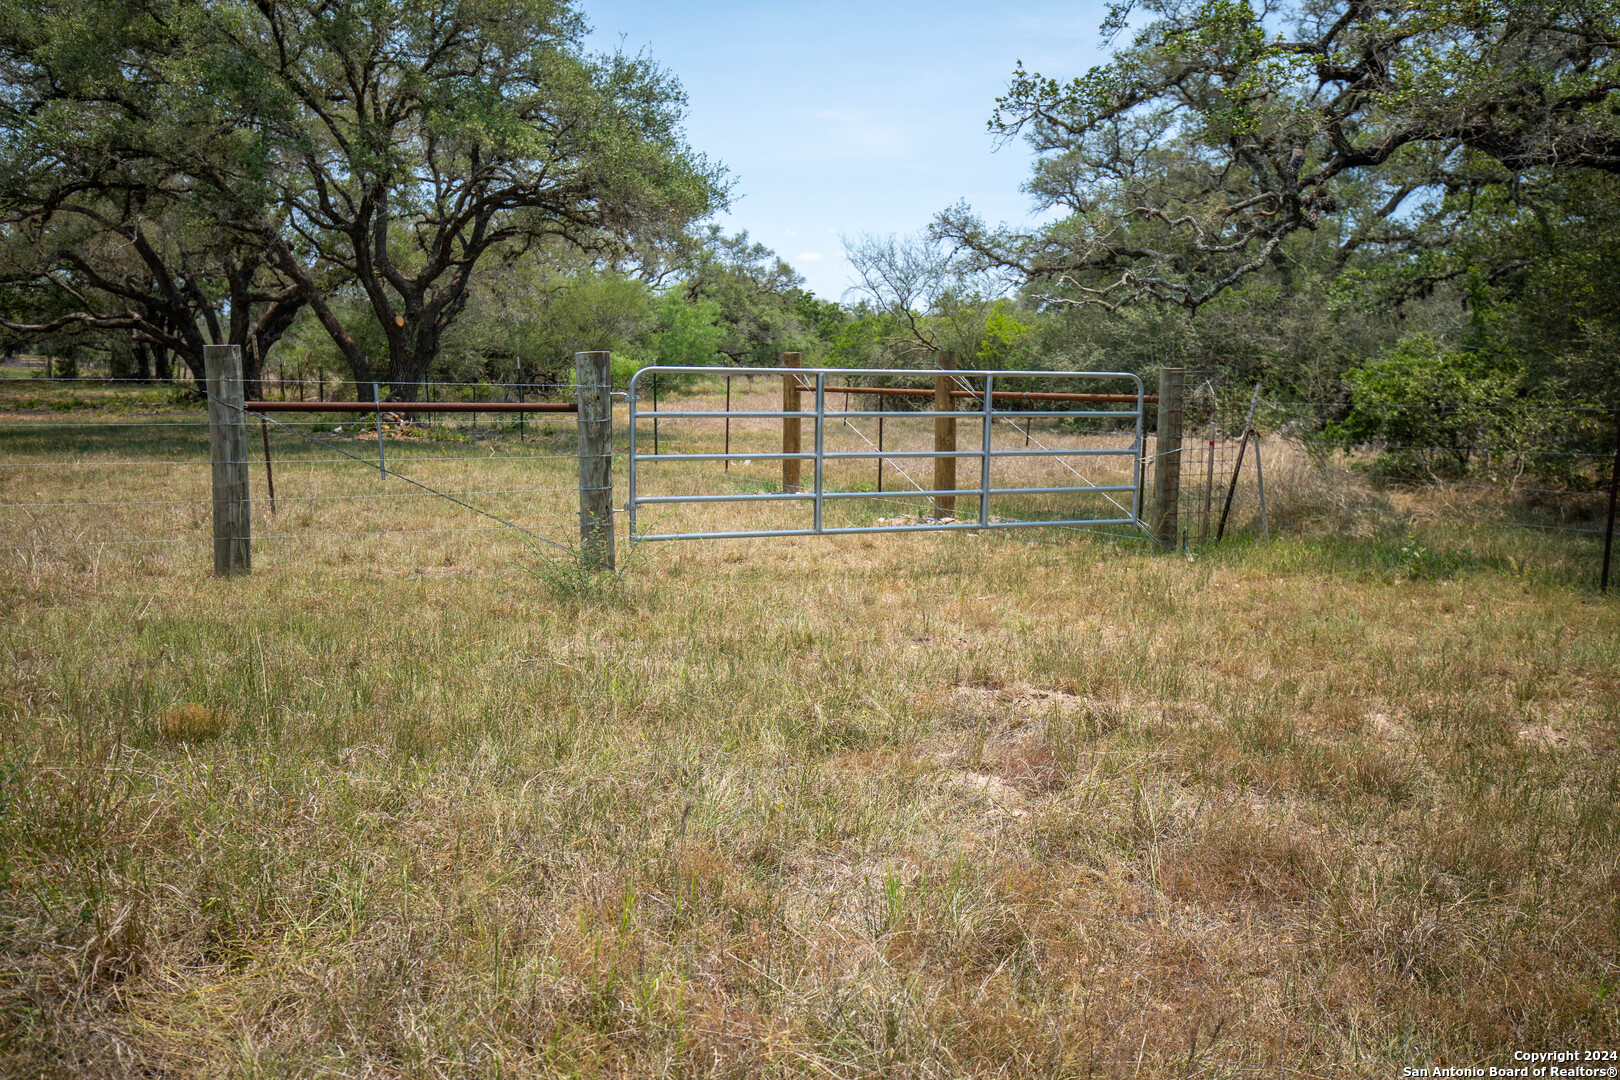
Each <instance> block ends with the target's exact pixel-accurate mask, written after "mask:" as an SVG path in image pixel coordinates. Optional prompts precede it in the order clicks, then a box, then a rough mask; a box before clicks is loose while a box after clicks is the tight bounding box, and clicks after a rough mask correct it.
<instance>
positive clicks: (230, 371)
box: [203, 345, 253, 577]
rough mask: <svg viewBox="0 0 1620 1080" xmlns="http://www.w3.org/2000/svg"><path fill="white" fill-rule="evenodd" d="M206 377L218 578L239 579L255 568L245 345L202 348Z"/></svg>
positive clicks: (205, 346)
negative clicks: (245, 413) (245, 406)
mask: <svg viewBox="0 0 1620 1080" xmlns="http://www.w3.org/2000/svg"><path fill="white" fill-rule="evenodd" d="M203 378H204V380H205V385H206V386H207V387H208V445H209V449H210V451H211V456H212V458H213V470H212V473H213V476H212V479H213V489H214V490H213V494H214V576H215V577H237V576H238V575H242V574H248V573H251V572H252V570H253V504H252V503H251V502H250V501H249V496H248V448H247V422H246V420H245V419H244V417H243V413H242V403H243V386H242V348H241V346H239V345H204V346H203Z"/></svg>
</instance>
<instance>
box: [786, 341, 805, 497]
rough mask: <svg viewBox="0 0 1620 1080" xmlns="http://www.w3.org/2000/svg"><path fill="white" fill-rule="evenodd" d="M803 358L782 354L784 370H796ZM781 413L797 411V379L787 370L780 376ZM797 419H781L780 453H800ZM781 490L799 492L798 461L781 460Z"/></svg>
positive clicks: (787, 417) (795, 459)
mask: <svg viewBox="0 0 1620 1080" xmlns="http://www.w3.org/2000/svg"><path fill="white" fill-rule="evenodd" d="M803 361H804V358H803V357H802V356H801V355H800V354H798V353H796V352H785V353H783V354H782V366H783V367H784V368H789V369H792V368H797V367H798V366H799V365H800V364H801V363H803ZM782 411H783V412H795V413H796V412H798V411H799V377H798V376H797V375H795V374H794V373H793V371H792V370H789V371H788V372H787V373H786V374H784V375H783V376H782ZM800 445H801V444H800V441H799V418H798V417H797V416H784V417H782V453H784V454H797V453H799V452H800V450H799V447H800ZM782 490H783V491H798V490H799V459H798V458H783V459H782Z"/></svg>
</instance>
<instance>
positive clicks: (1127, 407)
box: [625, 367, 1144, 542]
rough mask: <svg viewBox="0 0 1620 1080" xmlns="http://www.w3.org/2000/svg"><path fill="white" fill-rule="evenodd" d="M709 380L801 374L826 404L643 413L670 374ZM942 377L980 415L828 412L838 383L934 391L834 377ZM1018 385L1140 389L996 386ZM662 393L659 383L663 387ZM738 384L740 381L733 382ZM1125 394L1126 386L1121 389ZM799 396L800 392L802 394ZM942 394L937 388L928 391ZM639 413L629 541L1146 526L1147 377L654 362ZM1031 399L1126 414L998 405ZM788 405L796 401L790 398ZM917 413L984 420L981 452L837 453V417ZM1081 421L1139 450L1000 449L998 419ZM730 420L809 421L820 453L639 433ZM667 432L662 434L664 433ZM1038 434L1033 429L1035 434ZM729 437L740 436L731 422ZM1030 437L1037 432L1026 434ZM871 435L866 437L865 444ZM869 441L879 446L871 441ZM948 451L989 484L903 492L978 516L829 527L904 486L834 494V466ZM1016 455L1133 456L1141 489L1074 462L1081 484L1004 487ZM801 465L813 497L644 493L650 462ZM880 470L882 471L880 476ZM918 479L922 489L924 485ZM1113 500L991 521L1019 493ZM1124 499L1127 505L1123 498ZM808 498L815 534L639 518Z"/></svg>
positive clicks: (638, 397) (638, 392)
mask: <svg viewBox="0 0 1620 1080" xmlns="http://www.w3.org/2000/svg"><path fill="white" fill-rule="evenodd" d="M691 375H700V376H710V377H715V376H718V377H722V378H725V377H728V376H729V377H752V378H759V377H762V376H764V377H785V378H797V379H798V380H799V381H800V384H801V385H800V388H799V389H800V390H802V391H803V392H805V393H810V394H813V395H814V402H815V406H814V408H813V409H811V410H809V411H805V410H803V409H799V410H791V409H785V408H784V409H764V410H761V409H753V410H737V411H732V410H730V409H729V396H728V408H727V409H726V410H725V411H723V412H722V411H721V410H718V409H696V410H694V409H690V408H681V409H673V410H672V409H658V408H657V407H656V398H654V400H653V402H652V405H653V407H652V408H651V409H647V408H643V398H642V394H643V389H642V388H643V386H644V384H646V383H648V382H649V381H650V380H652V379H656V378H658V377H659V376H663V377H665V378H666V379H670V378H675V377H681V376H691ZM942 377H946V378H950V379H951V380H953V383H954V384H955V385H956V386H957V387H959V389H955V390H953V391H952V393H953V395H954V397H955V398H967V399H970V400H976V401H978V402H979V403H980V404H979V407H978V408H975V409H972V410H965V411H958V410H956V409H955V408H954V406H953V407H952V409H951V411H921V412H911V413H907V414H901V413H896V412H886V411H883V410H881V409H880V410H877V411H873V410H856V411H851V410H849V409H847V408H845V409H842V410H836V411H834V412H832V413H830V414H829V412H828V409H827V397H828V394H829V387H832V391H831V392H834V393H843V394H851V393H853V394H865V395H871V394H878V395H887V396H894V395H903V394H917V393H921V392H923V391H919V390H914V389H906V388H902V387H894V386H888V387H856V386H848V385H834V384H833V383H832V382H830V381H829V380H838V382H840V383H849V382H851V381H853V380H860V379H873V378H882V379H888V380H897V379H898V380H904V379H910V380H917V379H929V380H936V379H939V378H942ZM1015 379H1040V380H1043V381H1050V380H1059V381H1062V382H1068V383H1074V384H1078V385H1080V386H1085V385H1096V384H1098V383H1109V382H1111V383H1113V384H1115V385H1116V386H1118V384H1119V383H1120V382H1121V381H1124V382H1127V383H1128V384H1129V387H1130V389H1129V391H1128V392H1123V393H1109V392H1106V391H1099V392H1096V393H1083V392H1075V393H1069V392H1030V391H1010V390H997V389H996V386H997V383H998V382H999V383H1001V384H1002V385H1003V386H1005V385H1006V383H1008V382H1009V381H1011V380H1015ZM653 385H654V386H655V387H656V384H653ZM728 385H729V384H728ZM1121 389H1123V388H1121ZM794 392H795V393H797V392H798V391H794ZM929 393H931V392H929ZM628 397H629V406H630V417H629V420H630V445H629V500H628V501H627V502H626V504H625V511H626V513H627V514H628V516H629V538H630V540H631V542H637V541H643V540H713V539H729V538H733V537H751V536H814V535H822V534H833V533H895V532H934V531H943V530H950V529H1013V528H1032V527H1039V526H1069V527H1082V526H1099V525H1127V526H1132V527H1134V528H1142V527H1143V526H1142V521H1141V516H1142V513H1141V504H1142V423H1143V405H1144V393H1143V386H1142V380H1141V379H1140V378H1138V377H1137V376H1135V375H1132V374H1130V373H1129V372H1117V371H1107V372H1098V371H978V370H961V371H957V370H949V371H945V370H919V369H916V368H858V369H851V368H759V367H650V368H643V369H641V370H640V371H638V372H636V374H635V375H634V376H632V377H631V379H630V386H629V395H628ZM998 398H1000V399H1002V400H1004V401H1007V400H1011V401H1021V402H1024V403H1026V404H1028V403H1032V402H1033V403H1041V402H1048V401H1061V400H1069V401H1080V402H1085V403H1097V404H1108V405H1115V406H1117V407H1115V408H1104V409H1086V410H1075V409H1039V408H1037V409H1030V408H1021V409H1017V410H1008V409H998V408H996V401H997V399H998ZM784 404H785V402H784ZM902 416H906V417H909V418H911V419H931V420H937V419H958V420H973V421H978V423H979V440H978V442H979V446H978V449H976V450H966V449H960V448H957V449H954V450H951V451H941V450H938V449H935V450H920V451H919V450H911V451H905V450H882V449H871V450H839V451H832V450H828V449H827V448H826V443H827V424H828V420H829V419H832V420H835V421H839V422H842V421H846V420H852V419H878V420H881V419H883V418H887V419H889V420H891V421H892V420H895V419H896V418H899V417H902ZM1053 416H1058V417H1073V418H1100V419H1104V420H1107V419H1112V420H1114V421H1116V422H1118V423H1119V424H1121V425H1127V426H1128V428H1129V431H1130V434H1131V441H1130V444H1129V445H1127V446H1113V447H1078V448H1077V447H1067V448H1051V447H1045V446H1038V447H1036V448H1030V447H1028V446H1025V447H1019V448H1013V449H996V448H995V447H994V446H993V445H992V441H993V435H994V425H995V424H996V422H997V421H998V420H1001V421H1004V422H1011V421H1012V420H1013V419H1016V420H1019V421H1025V422H1026V423H1027V422H1028V420H1029V419H1031V418H1038V417H1053ZM721 419H739V420H743V419H783V420H791V419H798V420H800V421H801V422H802V421H810V422H811V423H812V425H813V441H812V448H811V449H810V450H808V451H805V450H799V451H797V452H794V451H786V450H784V451H781V452H758V451H752V452H745V451H739V452H735V453H733V452H726V451H721V452H712V453H711V452H704V453H660V452H658V450H657V447H656V444H655V448H654V452H652V453H645V452H643V447H644V445H645V443H644V438H643V433H642V432H641V431H640V426H641V424H642V423H644V422H646V421H648V420H651V421H653V423H654V424H655V425H656V423H657V422H658V421H660V420H721ZM654 430H655V431H656V427H655V429H654ZM1027 430H1028V429H1027V427H1026V429H1025V431H1026V432H1027ZM727 431H728V440H729V426H728V428H727ZM1026 437H1027V436H1026ZM863 438H864V437H863ZM866 441H867V442H868V443H870V440H869V439H868V440H866ZM943 456H949V457H954V458H969V459H972V458H978V459H979V460H980V462H981V468H980V476H979V483H978V485H977V486H975V487H967V488H950V489H947V490H939V489H930V490H924V489H921V488H919V489H917V490H910V491H904V492H902V493H901V494H903V495H904V496H906V497H908V498H914V497H918V496H926V497H929V498H934V499H938V498H942V497H961V498H977V500H978V514H977V520H972V521H962V520H933V521H928V520H924V521H920V522H918V523H916V524H877V525H853V526H827V525H825V524H824V520H823V518H824V509H825V507H826V505H827V503H828V502H830V501H835V500H845V499H871V498H880V499H882V498H888V499H893V498H894V497H895V495H896V492H895V491H892V490H891V491H889V492H884V491H882V490H877V491H867V490H848V489H837V490H829V489H828V488H827V486H826V483H825V479H826V465H827V463H828V462H831V461H845V460H860V459H865V460H873V459H877V460H878V461H880V462H883V461H898V460H906V459H917V458H923V459H937V458H940V457H943ZM1015 457H1025V458H1029V457H1049V458H1054V459H1063V458H1094V457H1129V459H1130V461H1131V469H1130V476H1131V479H1130V482H1129V483H1118V484H1097V483H1092V482H1091V481H1089V480H1087V479H1086V478H1085V476H1084V474H1083V473H1082V472H1080V470H1078V469H1075V468H1073V467H1072V466H1068V465H1065V468H1067V469H1068V471H1069V472H1070V473H1072V474H1073V475H1074V476H1075V478H1076V479H1077V480H1078V483H1074V484H1068V485H1063V486H1051V485H1043V486H1036V487H995V486H993V480H992V475H991V473H992V468H991V465H992V463H993V462H994V461H995V460H997V459H1001V458H1015ZM783 460H798V461H807V462H810V463H811V467H812V482H811V484H810V486H809V488H808V489H807V490H798V491H790V490H780V491H765V492H724V491H716V492H710V493H698V494H686V495H644V494H642V491H641V486H640V484H641V475H640V474H641V469H642V467H643V466H645V465H647V464H649V463H662V462H698V461H715V462H725V463H729V462H734V461H735V462H754V461H783ZM881 469H882V466H881V464H880V465H879V476H880V477H881V475H882V474H881ZM913 483H915V482H914V481H913ZM1064 494H1074V495H1081V494H1084V495H1099V494H1100V495H1102V496H1104V498H1105V500H1106V501H1107V502H1108V503H1109V504H1110V505H1111V509H1110V510H1108V511H1105V512H1104V516H1096V515H1087V514H1084V513H1078V512H1077V513H1076V514H1075V516H1068V517H1060V518H1057V519H1045V518H1042V519H1036V520H1005V519H994V518H992V516H991V514H990V499H991V497H992V496H1013V497H1016V496H1020V495H1064ZM1116 495H1117V496H1118V497H1117V498H1116V497H1115V496H1116ZM783 502H790V503H791V502H800V503H808V504H809V505H810V508H811V521H810V524H809V526H808V527H806V528H779V529H731V530H724V531H712V530H711V531H682V532H661V533H640V532H638V531H637V529H638V526H637V513H638V511H640V510H641V509H643V508H650V507H655V506H668V505H671V504H694V503H696V504H703V503H783Z"/></svg>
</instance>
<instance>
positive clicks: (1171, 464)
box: [1153, 367, 1187, 548]
mask: <svg viewBox="0 0 1620 1080" xmlns="http://www.w3.org/2000/svg"><path fill="white" fill-rule="evenodd" d="M1186 386H1187V369H1186V368H1172V367H1167V368H1160V369H1159V438H1158V443H1157V445H1156V446H1155V447H1154V453H1153V535H1154V537H1155V539H1157V540H1158V541H1159V543H1161V544H1163V545H1165V546H1166V547H1171V548H1173V547H1175V545H1176V524H1177V521H1176V504H1177V502H1178V501H1179V500H1180V499H1181V418H1182V414H1183V412H1184V411H1185V409H1186Z"/></svg>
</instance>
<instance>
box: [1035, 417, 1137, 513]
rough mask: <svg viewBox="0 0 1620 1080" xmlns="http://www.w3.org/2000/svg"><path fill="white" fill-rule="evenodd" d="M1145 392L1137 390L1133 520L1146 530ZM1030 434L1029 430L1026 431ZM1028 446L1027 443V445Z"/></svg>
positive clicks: (1132, 492)
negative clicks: (1143, 504) (1144, 518)
mask: <svg viewBox="0 0 1620 1080" xmlns="http://www.w3.org/2000/svg"><path fill="white" fill-rule="evenodd" d="M1142 398H1143V390H1142V387H1141V386H1140V385H1138V386H1137V388H1136V441H1135V442H1134V443H1132V444H1131V449H1132V451H1133V452H1132V454H1131V520H1132V521H1134V522H1136V525H1137V528H1146V525H1145V523H1144V522H1143V521H1142V509H1143V506H1142V503H1143V498H1142V496H1143V491H1144V485H1145V483H1146V480H1147V441H1146V439H1147V434H1146V432H1145V431H1143V417H1144V416H1145V415H1146V414H1145V413H1144V412H1143V409H1144V408H1145V403H1144V402H1143V400H1142ZM1024 434H1025V435H1026V436H1027V435H1028V434H1029V428H1028V427H1026V428H1025V429H1024ZM1025 445H1026V446H1027V445H1028V444H1027V443H1026V444H1025Z"/></svg>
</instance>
